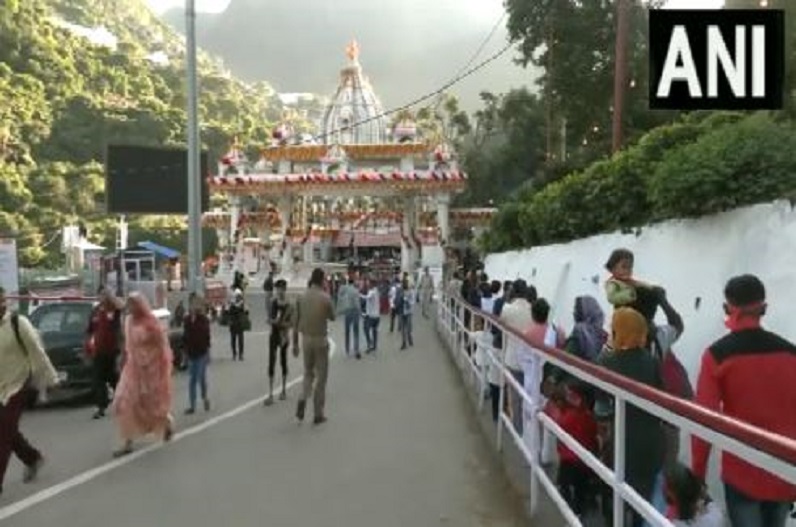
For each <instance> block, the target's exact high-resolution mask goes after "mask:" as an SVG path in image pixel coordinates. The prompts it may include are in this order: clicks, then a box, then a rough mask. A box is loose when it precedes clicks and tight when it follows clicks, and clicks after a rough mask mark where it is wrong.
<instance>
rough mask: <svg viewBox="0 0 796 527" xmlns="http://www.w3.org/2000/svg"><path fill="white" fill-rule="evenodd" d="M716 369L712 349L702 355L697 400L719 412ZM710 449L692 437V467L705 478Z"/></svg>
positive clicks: (695, 472) (719, 395)
mask: <svg viewBox="0 0 796 527" xmlns="http://www.w3.org/2000/svg"><path fill="white" fill-rule="evenodd" d="M716 370H717V365H716V360H715V359H714V358H713V353H711V352H710V350H707V351H705V353H704V354H703V355H702V366H701V367H700V369H699V378H698V379H697V388H696V398H695V401H696V403H697V404H699V405H702V406H704V407H705V408H707V409H709V410H714V411H717V412H718V411H720V410H721V400H722V394H721V388H720V386H719V382H718V378H717V376H716V374H717V372H716ZM710 449H711V445H710V443H708V442H706V441H704V440H702V439H700V438H699V437H697V436H693V437H692V438H691V468H692V470H693V471H694V474H696V475H697V476H699V477H700V478H703V479H704V477H705V474H706V472H707V469H708V459H709V458H710Z"/></svg>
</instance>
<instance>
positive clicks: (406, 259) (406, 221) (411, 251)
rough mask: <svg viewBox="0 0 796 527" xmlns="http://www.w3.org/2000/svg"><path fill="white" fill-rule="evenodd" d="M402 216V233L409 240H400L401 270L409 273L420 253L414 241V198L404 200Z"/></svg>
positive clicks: (415, 210)
mask: <svg viewBox="0 0 796 527" xmlns="http://www.w3.org/2000/svg"><path fill="white" fill-rule="evenodd" d="M403 214H404V215H403V233H404V236H406V237H407V238H408V239H409V243H407V242H405V241H404V240H401V270H402V271H404V272H407V273H411V272H413V271H414V270H415V263H416V262H417V257H418V254H419V251H420V248H419V247H415V239H414V237H415V236H417V235H418V233H417V232H416V231H417V207H416V203H415V198H414V196H407V197H406V198H404V211H403ZM413 235H414V236H413Z"/></svg>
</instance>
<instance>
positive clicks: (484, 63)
mask: <svg viewBox="0 0 796 527" xmlns="http://www.w3.org/2000/svg"><path fill="white" fill-rule="evenodd" d="M512 46H513V44H512V43H511V42H510V43H508V44H506V45H505V46H503V47H502V48H501V49H500V51H498V52H496V53H494V54H492V55H490V56H489V58H487V59H484V60H483V61H481V62H479V63H478V64H477V65H475V66H473V67H472V68H470V69H468V70H467V71H465V72H464V73H461V74H460V75H457V76H455V77H454V78H453V79H451V80H450V81H448V82H446V83H445V84H443V85H442V86H441V87H440V88H438V89H436V90H434V91H432V92H429V93H426V94H425V95H422V96H420V97H417V98H416V99H414V100H412V101H410V102H408V103H406V104H403V105H401V106H397V107H395V108H393V109H391V110H386V111H383V112H381V113H379V114H377V115H373V116H371V117H368V118H367V119H362V120H361V121H357V122H355V123H352V124H350V125H348V126H344V127H342V128H337V129H335V130H332V131H330V132H327V133H321V134H317V135H315V136H314V137H313V139H314V140H315V141H320V140H322V139H325V138H327V137H328V136H330V135H335V134H338V133H340V132H343V131H345V130H347V129H350V128H355V127H357V126H361V125H363V124H367V123H369V122H372V121H376V120H378V119H381V118H382V117H387V116H389V115H393V114H396V113H400V112H402V111H404V110H408V109H409V108H412V107H413V106H417V105H418V104H420V103H422V102H425V101H427V100H429V99H432V98H434V97H436V96H438V95H439V94H441V93H443V92H445V91H446V90H448V89H449V88H450V87H451V86H454V85H456V84H458V83H459V82H461V81H462V80H464V79H466V78H467V77H469V76H471V75H473V74H474V73H476V72H478V71H479V70H481V69H483V68H484V67H486V66H487V65H489V64H491V63H492V62H494V61H496V60H497V59H499V58H500V57H501V56H503V55H504V54H505V53H506V52H507V51H508V50H509V49H511V48H512Z"/></svg>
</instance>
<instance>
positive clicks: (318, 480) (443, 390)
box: [0, 296, 525, 527]
mask: <svg viewBox="0 0 796 527" xmlns="http://www.w3.org/2000/svg"><path fill="white" fill-rule="evenodd" d="M250 301H251V305H252V306H253V316H254V319H255V327H254V332H253V333H252V334H251V335H250V336H249V340H248V342H247V346H248V351H247V358H246V361H245V362H243V363H235V362H232V361H231V360H230V359H229V355H230V354H229V344H228V342H227V338H226V335H225V334H224V333H222V332H221V331H220V330H219V331H217V332H216V334H215V341H214V343H215V349H214V352H215V358H214V361H213V363H212V365H211V370H210V376H211V377H210V378H211V383H212V398H213V402H214V408H213V411H212V412H211V413H210V414H207V415H205V414H203V413H201V412H200V413H199V414H198V415H197V416H194V417H191V418H184V417H182V416H179V418H178V426H179V429H180V430H181V433H180V434H178V435H177V437H176V438H175V441H174V442H173V443H172V444H170V445H168V446H166V447H163V448H159V447H155V448H152V449H151V450H148V451H143V452H142V453H139V454H137V455H134V456H131V457H129V458H125V459H122V460H116V461H111V460H110V452H111V449H112V448H113V441H114V435H115V430H114V427H113V424H112V422H111V421H109V420H105V421H99V422H95V421H92V420H91V419H90V413H91V410H90V409H87V408H82V409H63V408H61V409H53V410H46V411H38V412H34V413H32V414H30V415H27V416H26V417H25V421H24V423H23V428H24V430H25V432H26V433H28V434H29V436H30V437H31V438H32V439H33V440H34V441H35V442H36V443H37V444H38V445H40V446H41V447H42V448H43V449H44V450H45V452H46V453H47V455H48V457H49V464H48V465H47V466H46V468H45V469H44V470H43V471H42V474H41V478H40V480H39V481H38V482H36V483H35V484H33V485H23V484H21V483H19V479H20V474H21V467H20V466H19V465H18V464H12V466H11V467H10V469H9V473H8V475H7V478H6V492H5V494H4V496H3V500H2V502H0V520H2V521H3V524H4V525H9V526H14V527H33V526H36V527H38V526H41V525H51V524H55V523H56V522H57V523H58V524H61V525H79V526H81V527H94V526H97V527H99V526H103V527H104V526H107V525H109V524H111V523H112V524H114V525H115V527H126V526H128V525H129V526H131V527H132V526H135V527H139V526H140V525H166V526H170V527H181V526H188V525H191V526H195V525H224V524H230V525H231V524H234V525H235V526H236V527H246V526H253V527H254V526H257V527H260V526H262V525H269V524H270V525H278V526H284V527H290V526H297V527H311V526H346V527H357V526H363V527H364V526H368V527H371V526H373V525H378V526H379V527H391V526H393V525H394V526H406V525H412V526H419V527H424V526H434V525H451V526H457V527H458V526H462V527H470V526H473V527H475V526H487V525H488V526H494V527H504V526H505V527H509V526H511V527H513V526H519V525H523V524H525V522H524V520H523V512H522V507H521V505H520V503H519V500H518V499H517V498H516V497H515V496H514V493H513V491H512V490H510V487H509V485H508V483H507V482H506V480H505V478H504V477H503V475H502V472H501V469H500V467H499V465H498V463H497V462H496V461H495V457H494V456H493V454H492V453H491V451H490V447H489V445H488V444H487V443H486V441H485V439H484V438H483V436H482V434H481V432H480V431H479V425H478V422H477V420H476V419H475V418H474V416H473V415H472V413H471V411H470V407H469V403H468V401H467V399H466V397H465V396H464V393H463V391H462V388H461V386H460V383H459V382H458V379H457V378H456V376H457V375H458V373H457V372H456V371H455V370H454V367H453V366H452V365H451V364H450V361H449V359H448V357H447V356H446V352H444V351H443V350H442V349H440V348H439V346H438V344H437V340H436V337H435V336H434V334H433V330H432V328H431V325H430V324H429V323H426V322H421V321H420V320H418V322H417V324H416V326H417V327H416V346H415V348H413V349H410V350H408V351H406V352H399V351H398V347H399V339H398V337H397V335H392V336H391V335H389V334H387V333H386V331H384V330H385V329H386V328H385V327H384V324H382V335H381V336H382V337H383V338H382V344H381V349H380V351H379V353H378V354H377V355H376V356H375V357H373V356H368V357H365V358H364V359H363V360H361V361H357V360H355V359H352V358H346V357H344V356H342V355H343V350H342V346H341V345H340V344H342V340H341V338H340V336H339V335H340V331H339V327H336V328H335V329H336V332H335V334H334V335H333V338H334V339H335V341H336V342H337V343H338V346H337V354H336V356H335V357H334V358H333V362H332V365H331V374H330V381H329V396H328V416H329V419H330V420H329V422H328V423H326V424H325V425H323V426H321V427H312V426H310V425H308V424H305V425H302V426H299V425H297V424H296V422H295V420H294V418H293V412H294V408H295V406H294V405H295V397H296V389H295V388H294V389H292V390H291V391H290V392H289V400H288V401H287V402H286V403H280V404H277V405H275V406H274V407H271V408H264V407H263V406H262V405H261V404H260V401H259V398H260V397H261V396H262V394H263V388H264V386H265V379H264V369H265V365H266V362H265V359H266V356H265V350H264V348H265V338H266V334H265V332H264V331H265V326H264V324H263V323H262V318H263V315H262V313H263V310H262V307H261V304H262V297H261V296H259V297H258V296H253V297H252V298H251V299H250ZM418 318H419V317H418ZM290 367H291V369H292V372H291V377H293V378H295V377H297V376H298V375H300V374H301V367H300V365H299V363H298V361H296V360H293V361H292V362H291V364H290ZM184 385H185V379H184V377H183V376H180V378H179V379H178V390H177V394H178V398H177V400H176V401H175V410H177V411H181V409H182V408H183V405H184V398H185V386H184ZM176 413H179V412H176Z"/></svg>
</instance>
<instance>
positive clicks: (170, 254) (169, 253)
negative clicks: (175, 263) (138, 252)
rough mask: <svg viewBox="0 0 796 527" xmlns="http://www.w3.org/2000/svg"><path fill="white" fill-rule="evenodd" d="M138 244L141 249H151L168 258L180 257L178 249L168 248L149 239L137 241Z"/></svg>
mask: <svg viewBox="0 0 796 527" xmlns="http://www.w3.org/2000/svg"><path fill="white" fill-rule="evenodd" d="M138 246H139V247H141V248H142V249H146V250H147V251H152V252H153V253H155V254H157V255H159V256H163V257H165V258H168V259H172V258H179V257H180V252H179V251H175V250H174V249H169V248H168V247H163V246H162V245H158V244H157V243H153V242H150V241H146V242H139V243H138Z"/></svg>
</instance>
